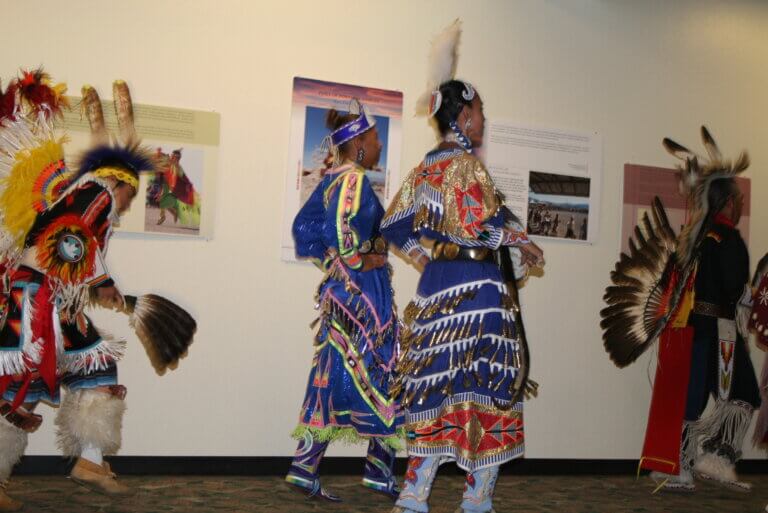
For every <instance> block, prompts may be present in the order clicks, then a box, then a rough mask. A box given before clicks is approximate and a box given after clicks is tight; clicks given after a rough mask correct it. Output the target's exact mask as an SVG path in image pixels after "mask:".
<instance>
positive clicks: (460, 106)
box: [381, 80, 543, 513]
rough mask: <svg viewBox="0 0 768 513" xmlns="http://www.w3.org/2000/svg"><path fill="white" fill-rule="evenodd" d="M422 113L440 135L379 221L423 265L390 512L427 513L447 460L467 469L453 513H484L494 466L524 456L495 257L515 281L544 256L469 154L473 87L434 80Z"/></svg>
mask: <svg viewBox="0 0 768 513" xmlns="http://www.w3.org/2000/svg"><path fill="white" fill-rule="evenodd" d="M430 114H431V115H432V116H434V117H435V120H436V122H437V126H438V129H439V130H440V134H441V136H442V139H443V140H442V142H441V143H440V144H439V145H438V147H437V148H436V149H435V150H433V151H430V152H429V153H427V155H426V157H425V158H424V160H423V161H422V163H421V164H419V165H418V166H417V167H416V168H415V169H414V170H413V171H412V172H411V173H410V175H409V176H408V177H407V178H406V179H405V182H404V184H403V186H402V188H401V189H400V191H399V192H398V194H397V196H396V197H395V199H394V201H393V202H392V205H391V206H390V207H389V210H388V211H387V215H386V216H385V218H384V220H383V221H382V225H381V229H382V233H383V234H384V236H385V237H386V238H387V240H388V241H389V242H391V243H392V244H394V245H396V246H398V247H399V248H401V249H402V250H403V252H404V253H406V254H408V255H409V256H410V257H411V259H413V260H414V261H415V262H416V263H417V264H418V265H419V266H424V270H423V272H422V275H421V279H420V281H419V285H418V289H417V292H416V297H415V298H414V299H413V301H412V302H411V304H409V305H408V307H407V308H406V310H405V314H404V319H403V321H404V324H405V330H404V333H403V336H402V340H401V344H402V361H401V364H400V365H399V366H398V372H399V373H401V377H400V380H401V383H402V390H403V395H402V404H403V408H404V409H405V410H406V420H405V430H406V433H407V437H408V455H409V461H408V471H407V473H406V475H405V481H404V485H403V491H402V492H401V494H400V497H399V499H398V501H397V506H396V507H395V509H394V510H393V511H395V512H398V513H413V512H418V513H424V512H427V511H428V510H429V507H428V504H427V499H428V498H429V493H430V489H431V486H432V481H433V480H434V478H435V474H436V473H437V468H438V466H439V465H440V464H441V463H442V462H444V461H455V462H456V463H457V465H458V466H459V467H460V468H462V469H463V470H465V471H466V472H467V481H466V485H465V491H464V498H463V501H462V504H461V507H460V508H459V510H458V511H463V512H473V513H475V512H477V513H485V512H490V511H492V495H493V489H494V485H495V482H496V477H497V475H498V471H499V465H501V464H502V463H504V462H506V461H509V460H511V459H513V458H516V457H519V456H521V455H522V454H523V418H522V402H521V401H518V398H519V395H518V394H517V393H516V390H520V389H521V387H522V385H520V380H518V379H517V378H518V375H519V373H520V372H521V360H522V359H523V355H522V352H521V342H522V340H521V338H520V331H521V330H520V328H519V326H518V325H517V324H516V321H515V313H514V308H515V305H514V302H513V299H512V297H511V296H510V291H509V289H508V285H507V283H506V282H505V279H504V278H503V277H502V273H501V271H500V269H499V266H498V265H497V263H496V261H495V257H494V253H495V252H496V251H498V250H499V248H500V247H501V246H509V247H510V248H511V256H512V263H513V264H514V267H515V271H516V273H515V274H516V276H517V277H520V276H521V275H522V273H524V272H525V268H526V267H527V265H528V264H533V265H541V264H543V259H542V257H543V254H542V252H541V250H540V249H539V248H538V247H537V246H536V245H535V244H533V243H532V242H530V241H529V240H528V237H527V236H526V234H525V232H524V230H523V228H522V226H521V225H520V224H519V222H518V221H517V219H516V218H515V217H514V216H513V215H512V214H511V212H509V210H507V208H506V207H504V205H503V203H502V201H501V198H500V195H499V193H498V192H497V191H496V189H495V187H494V185H493V180H491V177H490V175H489V174H488V171H487V170H486V169H485V167H484V166H483V164H482V163H481V162H480V161H479V160H478V159H477V158H476V157H475V156H474V155H473V153H472V150H473V146H474V147H476V146H479V145H480V144H482V137H483V128H484V126H483V125H484V123H485V117H484V115H483V109H482V101H481V100H480V97H479V95H478V94H477V93H476V92H475V90H474V88H473V87H472V86H471V85H470V84H468V83H465V82H461V81H457V80H450V81H448V82H446V83H443V84H442V85H440V87H439V90H436V91H435V93H433V101H432V103H431V106H430ZM425 239H426V240H430V241H432V243H433V246H432V257H431V259H430V258H429V257H428V256H427V253H426V251H425V249H424V247H422V245H421V243H422V241H424V240H425ZM529 385H533V383H529ZM516 387H518V388H516Z"/></svg>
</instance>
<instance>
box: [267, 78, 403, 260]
mask: <svg viewBox="0 0 768 513" xmlns="http://www.w3.org/2000/svg"><path fill="white" fill-rule="evenodd" d="M353 99H357V100H359V101H360V102H361V103H362V104H363V106H364V108H365V110H366V112H368V113H369V114H371V115H372V116H373V117H374V119H375V120H376V130H377V131H378V135H379V140H380V141H381V144H382V151H381V157H380V159H379V162H378V164H376V165H375V166H374V167H373V168H372V169H368V170H366V175H367V176H368V179H369V180H370V182H371V184H372V186H373V189H374V191H375V192H376V195H377V196H378V198H379V201H381V203H382V205H384V207H386V206H387V204H388V203H389V200H390V199H391V194H394V192H395V191H396V190H397V188H398V186H399V184H400V167H399V166H400V153H401V146H402V118H403V93H402V92H400V91H392V90H386V89H377V88H373V87H365V86H356V85H350V84H340V83H336V82H325V81H321V80H313V79H308V78H301V77H295V78H294V80H293V102H292V103H293V104H292V108H291V123H290V125H291V135H290V143H289V157H288V173H287V174H286V181H285V209H284V212H283V235H282V243H281V250H282V251H281V254H282V259H283V260H285V261H295V260H296V258H295V255H294V246H293V238H292V236H291V223H292V222H293V218H294V217H295V216H296V213H297V212H298V211H299V209H300V208H301V206H302V205H303V204H304V202H305V201H306V200H307V198H308V197H309V196H310V195H311V194H312V191H314V190H315V188H316V187H317V186H318V184H319V183H320V181H321V180H322V178H323V176H324V175H325V173H326V172H327V171H328V169H329V165H330V159H329V158H328V157H329V154H328V150H327V148H326V147H325V146H324V145H323V140H324V139H325V138H326V136H328V134H329V132H330V131H329V130H328V128H327V127H326V125H325V118H326V115H327V113H328V111H329V110H330V109H336V110H338V111H341V112H348V111H349V109H350V103H351V102H352V100H353Z"/></svg>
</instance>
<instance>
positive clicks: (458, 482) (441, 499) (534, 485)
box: [8, 473, 768, 513]
mask: <svg viewBox="0 0 768 513" xmlns="http://www.w3.org/2000/svg"><path fill="white" fill-rule="evenodd" d="M746 477H747V478H748V480H749V481H751V482H752V483H753V485H754V490H753V491H752V492H751V493H749V494H742V493H737V492H731V491H728V490H724V489H722V488H718V487H715V486H712V485H706V484H699V485H698V486H699V489H698V491H697V492H696V493H695V494H669V493H663V492H659V493H658V494H656V495H652V494H651V492H652V491H653V488H654V487H653V485H652V483H651V481H650V479H648V478H647V477H642V478H641V479H640V480H639V481H635V479H634V478H633V477H624V476H620V477H617V476H610V477H580V476H562V477H558V476H523V477H514V476H502V477H501V478H500V480H499V483H498V486H497V488H496V500H495V508H496V511H497V513H539V512H564V513H609V512H610V513H629V512H632V513H639V512H647V513H667V512H670V513H671V512H681V513H682V512H685V513H715V512H717V513H726V512H734V513H736V512H738V513H748V512H755V513H759V512H763V511H764V508H765V505H766V504H768V476H765V475H752V476H746ZM121 480H122V481H123V482H125V483H126V484H128V485H130V486H131V487H133V488H134V489H135V490H136V492H135V494H134V495H133V496H131V497H128V498H124V499H114V500H113V499H110V498H108V497H104V496H101V495H98V494H96V493H93V492H90V491H88V490H86V489H84V488H81V487H79V486H77V485H76V484H74V483H72V482H71V481H69V480H67V479H65V478H63V477H54V476H21V477H16V478H13V479H12V481H11V485H10V486H9V489H8V492H9V494H10V495H12V496H15V497H16V498H19V499H23V500H24V501H25V503H26V504H25V508H24V511H26V512H35V513H37V512H48V511H50V512H56V513H81V512H88V513H92V512H97V513H112V512H114V513H118V512H119V513H150V512H152V513H154V512H157V513H160V512H170V513H209V512H225V511H226V512H228V513H246V512H271V511H275V512H286V513H305V512H338V513H347V512H355V513H358V512H361V513H362V512H366V513H368V512H381V513H388V512H389V510H390V509H391V507H392V503H391V502H390V501H389V500H388V499H387V498H386V497H384V496H381V495H378V494H376V493H373V492H370V491H368V490H367V489H364V488H363V487H362V486H360V485H359V484H358V479H356V478H354V477H351V476H329V477H327V478H324V482H325V484H326V486H327V487H328V488H329V489H331V490H333V491H334V492H336V493H338V494H339V495H341V496H342V497H343V498H344V502H343V503H341V504H330V503H327V502H317V501H307V500H305V499H304V498H303V497H302V496H301V495H299V494H297V493H294V492H293V491H292V490H290V489H288V487H287V485H285V484H284V483H283V481H282V479H281V478H278V477H223V478H222V477H210V478H208V477H196V476H192V477H167V476H163V477H149V476H142V477H136V476H126V477H123V478H121ZM462 486H463V480H462V478H461V476H458V475H455V474H454V475H451V474H450V473H445V474H441V475H440V476H438V479H437V482H436V484H435V487H434V491H433V494H432V501H431V504H432V510H431V511H432V512H433V513H452V512H453V511H454V509H455V508H456V506H457V505H458V503H459V502H460V500H461V492H462Z"/></svg>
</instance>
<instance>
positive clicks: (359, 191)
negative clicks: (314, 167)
mask: <svg viewBox="0 0 768 513" xmlns="http://www.w3.org/2000/svg"><path fill="white" fill-rule="evenodd" d="M350 110H351V111H352V113H350V114H347V115H342V114H340V113H338V112H337V111H335V110H331V111H330V112H329V114H328V118H327V124H328V127H329V128H330V129H331V130H333V132H332V133H331V135H330V143H331V150H332V152H333V155H334V167H332V168H331V169H330V170H328V171H327V172H326V173H325V175H324V176H323V178H322V180H321V182H320V184H319V185H318V186H317V188H316V189H315V191H314V192H313V193H312V195H311V196H310V198H309V199H308V200H307V202H306V203H305V204H304V206H303V207H302V208H301V210H300V211H299V213H298V215H297V216H296V219H295V220H294V223H293V236H294V240H295V242H296V253H297V255H298V256H299V257H300V258H304V259H310V260H312V261H313V262H315V264H316V265H317V266H318V267H319V268H320V269H321V270H322V271H323V272H324V273H325V275H324V277H323V280H322V281H321V283H320V286H319V288H318V291H317V304H318V308H319V309H320V329H319V331H318V332H317V336H316V338H315V355H314V358H313V361H312V369H311V371H310V374H309V383H308V385H307V392H306V396H305V398H304V403H303V405H302V409H301V415H300V417H299V425H298V427H297V428H296V430H295V431H294V437H295V438H297V439H298V440H300V442H299V447H298V449H297V451H296V455H295V457H294V459H293V463H292V465H291V468H290V471H289V472H288V475H287V477H286V481H288V482H289V483H291V484H293V485H295V486H298V487H300V488H302V489H305V490H307V491H308V493H309V494H310V496H318V497H321V498H324V499H327V500H331V501H338V500H340V499H339V498H338V497H336V496H335V495H333V494H331V493H330V492H328V491H327V490H325V489H323V488H322V486H321V485H320V478H319V472H318V467H319V464H320V460H321V458H322V456H323V454H324V453H325V450H326V448H327V447H328V444H329V443H330V442H332V441H335V440H344V441H353V442H354V441H358V440H367V441H368V455H367V460H366V464H365V474H364V477H363V485H364V486H366V487H369V488H371V489H373V490H376V491H380V492H383V493H385V494H388V495H389V496H391V497H393V498H394V497H397V494H398V493H399V489H398V487H397V482H396V480H395V478H394V476H393V473H392V468H393V465H394V462H395V448H396V447H397V445H398V436H397V430H398V428H399V427H400V426H401V425H402V418H403V416H402V413H401V412H400V409H399V407H398V404H397V402H396V401H395V400H394V398H393V397H392V396H391V394H390V383H391V381H392V371H393V369H394V366H395V364H396V359H397V355H398V353H397V338H398V320H397V312H396V309H395V304H394V301H393V293H392V286H391V283H390V276H391V268H390V266H389V264H388V263H387V243H386V242H385V240H384V239H383V237H382V236H381V233H380V232H379V222H380V221H381V218H382V217H383V215H384V209H383V207H382V206H381V203H380V202H379V200H378V198H377V197H376V195H375V193H374V190H373V187H372V186H371V183H370V181H369V179H368V178H367V177H366V175H365V170H366V169H371V168H372V167H374V166H375V165H376V164H377V163H378V160H379V155H380V153H381V143H380V142H379V139H378V135H377V132H376V128H375V120H374V119H373V117H371V116H369V115H367V114H366V113H365V111H364V110H363V108H362V106H361V105H359V103H357V102H354V103H353V108H352V109H350Z"/></svg>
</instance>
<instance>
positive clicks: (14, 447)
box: [0, 417, 27, 483]
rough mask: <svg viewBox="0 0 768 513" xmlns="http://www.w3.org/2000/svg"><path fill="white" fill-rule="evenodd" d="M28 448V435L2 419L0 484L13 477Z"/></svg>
mask: <svg viewBox="0 0 768 513" xmlns="http://www.w3.org/2000/svg"><path fill="white" fill-rule="evenodd" d="M26 448H27V433H26V432H25V431H23V430H21V429H19V428H17V427H16V426H14V425H12V424H11V423H10V422H8V421H7V420H5V419H4V418H3V417H0V483H1V482H3V481H6V480H7V479H8V478H9V477H10V476H11V471H12V470H13V467H14V465H16V463H18V462H19V460H20V459H21V456H22V455H23V454H24V450H25V449H26Z"/></svg>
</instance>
